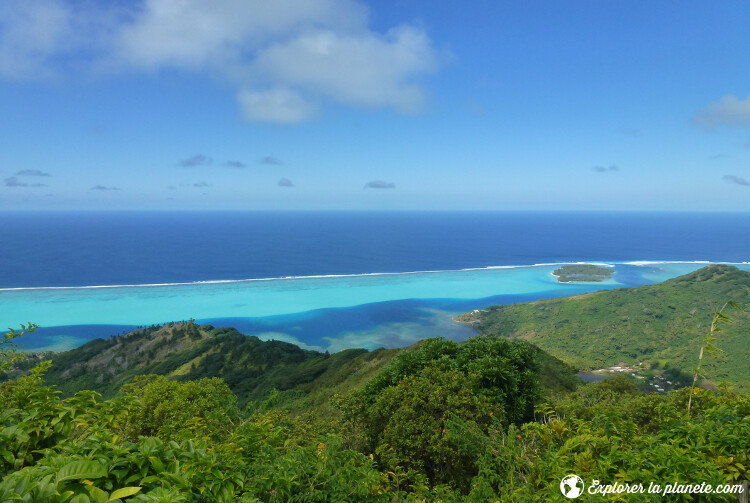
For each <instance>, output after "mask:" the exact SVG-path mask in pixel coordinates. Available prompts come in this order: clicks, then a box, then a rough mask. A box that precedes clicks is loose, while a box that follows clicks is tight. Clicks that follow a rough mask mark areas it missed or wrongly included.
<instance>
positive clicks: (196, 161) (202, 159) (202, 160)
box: [177, 154, 214, 168]
mask: <svg viewBox="0 0 750 503" xmlns="http://www.w3.org/2000/svg"><path fill="white" fill-rule="evenodd" d="M213 162H214V161H213V159H211V158H210V157H208V156H205V155H203V154H195V155H193V156H191V157H188V158H187V159H181V160H179V161H178V162H177V165H178V166H181V167H183V168H194V167H196V166H208V165H210V164H211V163H213Z"/></svg>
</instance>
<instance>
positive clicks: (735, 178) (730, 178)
mask: <svg viewBox="0 0 750 503" xmlns="http://www.w3.org/2000/svg"><path fill="white" fill-rule="evenodd" d="M724 181H726V182H729V183H736V184H737V185H745V186H747V185H750V182H748V181H747V180H745V179H744V178H740V177H739V176H737V175H724Z"/></svg>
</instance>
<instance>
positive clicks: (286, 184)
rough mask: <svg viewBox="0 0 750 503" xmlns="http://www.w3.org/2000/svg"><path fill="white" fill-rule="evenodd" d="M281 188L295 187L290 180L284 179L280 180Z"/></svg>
mask: <svg viewBox="0 0 750 503" xmlns="http://www.w3.org/2000/svg"><path fill="white" fill-rule="evenodd" d="M279 187H294V184H293V183H292V181H291V180H290V179H289V178H282V179H280V180H279Z"/></svg>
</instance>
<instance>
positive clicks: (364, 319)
mask: <svg viewBox="0 0 750 503" xmlns="http://www.w3.org/2000/svg"><path fill="white" fill-rule="evenodd" d="M705 265H706V263H704V262H630V263H618V264H612V266H613V267H614V268H615V274H614V275H613V276H612V278H611V279H610V280H608V281H605V282H601V283H572V284H571V283H567V284H562V283H558V282H557V281H556V278H555V277H554V276H553V275H552V271H553V270H554V269H556V268H557V267H559V264H540V265H533V266H518V267H515V266H503V267H490V268H479V269H464V270H456V271H426V272H413V273H394V274H388V273H378V274H363V275H341V276H312V277H299V278H274V279H263V280H244V281H209V282H199V283H183V284H165V285H136V286H95V287H74V288H29V289H5V290H0V326H3V327H18V325H19V324H20V323H26V322H29V321H31V322H34V323H36V324H38V325H40V326H41V327H43V328H42V329H40V330H39V331H38V332H37V333H35V334H29V335H26V336H24V337H23V338H21V344H22V345H24V347H25V348H26V349H28V350H43V349H44V350H64V349H69V348H71V347H75V346H78V345H80V344H82V343H84V342H86V341H87V340H90V339H92V338H96V337H107V336H111V335H115V334H117V333H122V332H124V331H127V330H129V329H132V328H134V327H137V326H144V325H151V324H160V323H165V322H170V321H180V320H187V319H191V318H192V319H195V320H197V321H199V322H201V323H211V324H213V325H215V326H234V327H236V328H238V329H239V330H240V331H242V332H243V333H246V334H251V335H257V336H258V337H261V338H263V339H277V340H285V341H288V342H293V343H295V344H299V345H301V346H302V347H307V348H313V349H318V350H329V351H338V350H341V349H344V348H349V347H366V348H375V347H380V346H386V347H397V346H404V345H408V344H411V343H413V342H415V341H417V340H419V339H422V338H425V337H434V336H443V337H448V338H451V339H454V340H463V339H466V338H467V337H469V336H471V335H472V334H473V330H472V329H471V327H468V326H466V325H462V324H458V323H455V322H453V321H452V317H453V316H455V315H456V314H457V313H460V312H463V311H466V310H470V309H475V308H481V307H484V306H487V305H490V304H497V303H512V302H522V301H529V300H536V299H540V298H549V297H559V296H566V295H575V294H578V293H583V292H589V291H595V290H601V289H609V288H620V287H628V286H638V285H643V284H650V283H655V282H659V281H663V280H666V279H669V278H673V277H676V276H680V275H682V274H686V273H689V272H691V271H694V270H697V269H699V268H701V267H703V266H705ZM737 265H738V266H739V267H741V268H742V269H745V270H750V264H745V263H743V264H737Z"/></svg>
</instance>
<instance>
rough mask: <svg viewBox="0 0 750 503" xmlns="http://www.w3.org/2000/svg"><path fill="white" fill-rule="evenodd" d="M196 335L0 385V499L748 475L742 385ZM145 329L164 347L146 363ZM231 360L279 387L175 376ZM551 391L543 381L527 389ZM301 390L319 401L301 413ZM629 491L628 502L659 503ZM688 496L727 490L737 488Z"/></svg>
mask: <svg viewBox="0 0 750 503" xmlns="http://www.w3.org/2000/svg"><path fill="white" fill-rule="evenodd" d="M196 328H198V327H194V326H192V327H191V326H190V325H187V326H186V325H177V326H172V327H153V328H150V329H146V330H143V331H140V332H136V333H133V334H130V335H128V336H125V337H122V338H120V339H119V340H115V341H97V342H94V343H92V344H91V345H89V346H88V347H86V348H84V349H83V351H81V352H80V353H79V354H80V355H85V358H83V359H81V360H80V361H76V356H75V355H76V352H75V351H73V352H71V353H68V354H66V355H64V360H63V359H61V357H62V356H63V355H61V357H58V359H57V365H58V366H59V365H60V363H61V362H62V361H66V362H67V363H68V364H72V365H73V366H74V367H75V368H76V369H77V368H78V366H80V367H82V368H84V373H83V374H80V375H76V376H75V377H72V379H74V380H77V381H75V382H78V383H79V384H80V383H82V382H83V381H82V380H81V379H82V376H83V375H85V371H86V369H89V370H91V371H92V374H91V376H92V380H93V381H96V380H98V379H99V377H101V376H104V375H105V373H104V372H103V370H104V369H105V368H107V367H108V364H106V363H104V362H105V361H109V363H110V364H111V363H112V362H115V363H116V364H117V365H118V367H117V368H119V369H120V370H121V372H119V373H118V372H116V371H115V372H110V373H109V374H108V375H109V376H110V377H109V378H108V379H109V381H108V383H109V384H107V385H108V386H112V385H113V383H114V382H115V381H118V380H121V379H125V377H126V376H128V375H132V374H135V373H137V372H139V371H143V370H162V371H164V372H168V375H170V376H171V377H172V378H168V377H165V376H164V375H142V376H135V377H134V378H133V379H132V380H130V381H129V382H127V383H126V384H124V385H123V386H122V388H121V389H120V391H119V392H118V394H117V396H115V397H113V398H111V399H107V400H102V398H101V397H100V396H99V395H98V394H97V393H95V392H92V391H86V390H84V391H80V392H78V393H75V394H74V395H73V396H69V397H63V396H62V394H61V393H60V392H59V390H58V389H57V388H56V386H54V385H46V384H45V383H44V381H43V378H45V377H46V380H47V381H52V380H54V379H63V378H62V376H63V375H64V374H65V372H66V370H72V368H73V367H71V368H69V369H58V370H57V371H54V372H52V371H51V370H50V366H51V364H50V363H49V362H45V363H41V364H39V365H38V366H37V367H35V368H34V369H33V370H32V371H31V372H30V374H28V375H26V376H24V377H20V378H16V379H13V380H10V381H6V382H3V383H0V404H2V405H0V501H2V502H6V501H8V502H10V501H29V502H39V503H91V502H102V503H103V502H108V501H111V502H113V503H116V502H121V501H125V502H133V503H146V502H150V503H157V502H158V503H178V502H183V503H233V502H244V503H258V502H264V503H265V502H268V503H272V502H274V503H277V502H282V501H297V502H310V503H313V502H315V503H324V502H334V501H335V502H352V503H354V502H356V503H360V502H382V503H405V502H414V503H416V502H425V503H426V502H434V503H438V502H441V503H453V502H455V503H458V502H470V503H485V502H488V501H503V502H518V503H526V502H530V501H567V500H564V499H563V497H562V496H561V493H560V481H561V479H563V477H566V476H567V475H569V474H571V473H575V474H577V475H579V476H580V477H581V478H582V479H583V480H584V481H585V483H586V484H596V482H595V481H602V484H612V483H614V482H619V483H622V482H628V483H631V484H641V483H642V484H646V485H648V484H649V483H652V482H653V483H660V484H664V483H665V481H667V482H669V483H670V484H672V483H679V484H696V483H703V484H710V485H711V486H712V487H717V486H718V485H720V484H730V485H728V486H726V487H730V488H732V487H739V486H733V485H731V484H735V483H737V482H741V481H743V480H747V478H748V475H749V473H748V466H750V395H748V394H735V393H732V392H726V391H717V392H714V391H701V392H700V393H698V394H694V395H691V393H690V391H691V390H690V389H689V388H684V389H681V390H678V391H670V392H668V393H665V394H643V393H639V392H638V391H637V389H636V386H635V384H634V383H633V382H632V381H631V380H629V379H627V378H626V377H624V376H617V377H616V378H613V379H608V380H605V381H602V382H599V383H593V384H586V385H581V386H579V387H578V388H577V389H575V390H574V389H573V383H574V381H573V380H572V375H571V369H570V368H569V367H567V366H566V365H564V364H562V363H561V362H559V360H555V359H554V358H553V357H550V356H546V354H545V353H544V352H543V351H542V350H540V349H538V348H537V347H535V346H533V345H532V344H530V343H528V342H525V341H519V340H509V339H506V338H501V337H473V338H471V339H469V340H468V341H466V342H464V343H456V342H452V341H448V340H444V339H440V338H435V339H427V340H424V341H421V342H420V343H418V344H416V345H414V346H412V347H410V348H406V349H404V350H402V351H400V352H398V354H396V352H395V351H392V352H385V351H374V352H363V351H355V352H348V353H343V355H344V356H342V357H341V359H340V360H337V359H336V357H335V356H331V355H325V354H321V353H315V352H306V351H302V350H300V349H299V348H295V347H294V346H291V345H284V344H281V345H279V344H278V343H275V342H261V341H258V340H257V339H256V338H254V337H246V336H243V335H240V334H237V333H236V332H235V331H233V330H231V329H220V330H212V329H210V328H209V327H200V328H198V330H197V332H196V330H195V329H196ZM185 337H187V339H185ZM163 340H166V341H168V343H169V342H170V341H171V342H172V343H174V345H175V348H176V350H175V352H174V353H170V352H169V351H168V350H165V351H166V353H165V356H166V358H165V359H164V360H163V361H162V362H158V363H157V362H154V361H151V359H150V357H149V355H148V353H149V351H150V350H151V349H153V346H155V345H158V344H161V341H163ZM146 341H151V342H149V343H148V344H146ZM143 344H145V345H146V347H145V348H144V347H143V346H142V345H143ZM168 345H169V344H167V345H164V346H162V348H166V347H167V346H168ZM139 348H141V349H140V350H139ZM161 350H162V349H159V350H157V351H156V352H157V353H158V352H159V351H161ZM214 354H220V355H222V356H223V358H222V359H218V358H215V359H209V356H210V355H214ZM350 355H351V356H350ZM377 355H380V356H377ZM386 357H389V358H388V362H387V363H384V362H385V359H386ZM196 358H198V360H196ZM368 359H369V360H368ZM204 361H205V362H214V363H211V364H209V363H205V364H203V363H202V362H204ZM337 361H338V362H339V364H334V362H337ZM368 361H372V362H373V364H372V365H371V366H370V367H368V366H367V362H368ZM376 361H378V363H375V362H376ZM240 362H242V363H240ZM320 362H329V363H327V364H325V365H324V364H321V363H320ZM193 363H195V366H193ZM376 367H378V368H377V370H375V368H376ZM243 368H245V369H247V374H246V376H245V377H244V378H243V379H240V380H241V381H245V380H247V381H248V382H252V383H256V384H255V385H254V387H253V386H250V387H247V388H240V389H245V390H250V391H248V396H250V395H252V394H253V393H258V394H260V390H261V389H262V388H264V387H265V386H267V385H270V384H274V385H275V384H279V383H281V382H283V379H284V378H286V382H287V383H288V384H289V385H291V386H294V387H293V388H290V389H288V390H286V391H280V392H279V391H272V392H270V393H269V394H268V396H267V397H266V398H265V399H264V400H262V401H260V402H258V401H251V402H249V406H248V407H245V408H243V407H241V406H239V404H238V398H237V396H236V395H235V394H234V393H232V390H231V389H230V387H229V386H228V385H227V383H226V382H225V381H224V380H223V379H221V378H217V377H211V378H199V379H190V378H189V376H190V375H193V376H198V374H202V373H204V372H209V371H211V372H215V373H224V375H225V376H226V377H231V376H234V377H237V376H238V375H239V374H237V372H239V371H240V370H241V369H243ZM320 368H324V370H322V371H320V372H319V370H320ZM186 369H187V373H185V370H186ZM280 369H284V370H283V371H281V370H280ZM311 369H313V370H311ZM55 372H56V373H55ZM80 372H81V371H80V370H75V372H71V373H70V374H69V375H71V376H72V375H73V374H75V373H80ZM54 376H57V377H54ZM294 376H296V378H295V377H294ZM316 376H317V377H316ZM325 376H328V378H327V379H326V381H325V382H324V380H323V379H324V378H325ZM297 379H299V381H298V382H297ZM58 382H61V383H62V384H63V385H67V386H69V385H70V383H71V382H73V381H69V382H68V383H67V384H66V383H65V382H64V381H58ZM101 384H102V385H104V378H103V377H102V383H101ZM550 385H552V387H553V388H555V389H556V390H557V392H555V393H549V388H547V393H545V387H549V386H550ZM235 386H236V385H235ZM277 389H278V388H277ZM305 390H308V391H307V395H304V396H301V397H298V399H297V401H296V402H295V403H296V405H297V407H298V408H297V409H295V410H291V411H290V409H289V407H287V406H286V405H288V404H289V403H291V402H287V403H286V404H285V403H280V396H281V394H282V393H297V394H304V393H305V392H306V391H305ZM316 395H317V397H318V398H319V399H321V400H324V401H326V404H325V407H323V408H321V407H318V406H316V405H317V404H315V403H308V405H307V406H305V405H303V403H302V402H303V401H304V400H309V399H310V398H311V397H315V396H316ZM688 396H692V397H693V400H692V409H691V411H690V412H688V411H687V408H686V405H687V399H688ZM614 496H618V495H613V497H614ZM639 496H642V497H639V498H637V499H633V501H649V502H651V501H653V502H656V501H664V500H665V496H663V495H662V494H659V493H655V494H650V493H649V494H640V495H639ZM701 496H702V497H701V498H700V501H708V502H714V501H716V502H719V501H736V499H735V498H736V493H734V496H733V497H732V499H727V497H726V496H727V495H726V494H703V495H701ZM601 499H602V497H601V496H589V495H586V496H585V497H583V498H582V499H581V501H598V500H601ZM605 499H611V498H606V497H605ZM666 499H668V500H669V501H681V502H687V501H694V495H691V494H683V493H681V492H678V493H670V494H668V496H667V497H666ZM628 501H630V499H628Z"/></svg>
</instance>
